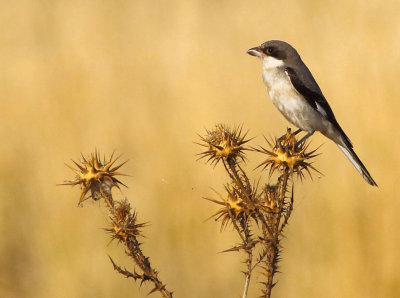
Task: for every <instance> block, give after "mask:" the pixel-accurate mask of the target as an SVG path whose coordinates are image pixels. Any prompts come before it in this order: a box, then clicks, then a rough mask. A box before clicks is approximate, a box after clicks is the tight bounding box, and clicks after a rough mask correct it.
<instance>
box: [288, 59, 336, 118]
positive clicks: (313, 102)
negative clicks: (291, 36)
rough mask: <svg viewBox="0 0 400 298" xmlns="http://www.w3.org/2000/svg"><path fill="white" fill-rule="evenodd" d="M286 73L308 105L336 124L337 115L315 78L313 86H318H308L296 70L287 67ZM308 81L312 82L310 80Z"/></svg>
mask: <svg viewBox="0 0 400 298" xmlns="http://www.w3.org/2000/svg"><path fill="white" fill-rule="evenodd" d="M285 72H286V75H287V76H288V77H289V79H290V82H291V83H292V85H293V86H294V88H295V89H296V90H297V92H299V93H300V94H301V95H302V96H303V97H304V98H305V99H306V100H307V102H308V104H309V105H310V106H312V107H313V108H314V110H316V111H317V112H319V113H320V114H322V115H323V116H324V117H325V118H327V119H328V120H329V121H331V122H333V123H335V122H336V118H335V115H334V114H333V112H332V109H331V107H330V106H329V104H328V102H327V101H326V99H325V97H324V95H323V94H322V93H321V91H320V89H319V87H318V85H317V83H316V82H315V80H314V78H312V77H311V79H312V80H311V82H312V83H313V84H312V85H314V84H315V85H316V86H306V85H305V83H304V80H302V78H300V77H299V75H298V74H297V72H296V71H295V69H294V68H291V67H287V68H286V69H285ZM308 79H309V80H310V78H308ZM309 85H310V84H309ZM312 87H314V88H312Z"/></svg>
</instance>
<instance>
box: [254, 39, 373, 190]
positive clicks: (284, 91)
mask: <svg viewBox="0 0 400 298" xmlns="http://www.w3.org/2000/svg"><path fill="white" fill-rule="evenodd" d="M247 53H248V54H250V55H252V56H256V57H258V58H259V59H260V60H261V62H262V76H263V81H264V84H265V85H266V86H267V89H268V93H269V97H270V98H271V101H272V103H273V104H274V105H275V106H276V107H277V108H278V110H279V111H280V112H281V113H282V114H283V116H285V118H286V119H287V120H288V121H289V122H291V123H292V124H293V125H295V126H296V127H298V128H299V129H300V130H303V131H305V132H307V133H308V134H307V135H306V136H305V137H304V138H307V137H309V136H311V135H312V134H313V133H314V132H315V131H316V130H317V131H320V132H321V133H322V134H323V135H324V136H326V137H327V138H329V139H331V140H332V141H333V142H335V143H336V145H337V146H338V147H339V149H340V150H342V151H343V153H344V154H345V155H346V157H347V158H348V159H349V160H350V161H351V163H352V164H353V165H354V167H355V168H356V169H357V171H358V172H360V174H361V175H362V177H363V178H364V179H365V180H366V181H367V182H368V183H369V184H371V185H373V186H378V185H377V184H376V182H375V181H374V179H373V178H372V177H371V175H370V173H369V172H368V170H367V169H366V168H365V166H364V165H363V163H362V162H361V160H360V159H359V158H358V156H357V155H356V153H355V152H354V150H353V145H352V144H351V142H350V139H349V138H348V137H347V136H346V134H345V133H344V131H343V129H342V128H341V127H340V125H339V123H338V122H337V121H336V118H335V115H334V114H333V112H332V109H331V107H330V106H329V104H328V102H327V101H326V99H325V97H324V95H323V94H322V92H321V89H320V88H319V86H318V84H317V82H316V81H315V80H314V78H313V76H312V74H311V72H310V71H309V70H308V68H307V66H306V65H305V64H304V63H303V61H302V60H301V58H300V55H299V54H298V53H297V51H296V50H295V49H294V48H293V47H292V46H291V45H290V44H288V43H286V42H284V41H280V40H270V41H267V42H265V43H263V44H262V45H260V46H258V47H254V48H251V49H250V50H248V51H247ZM300 130H299V131H300ZM304 138H303V139H304Z"/></svg>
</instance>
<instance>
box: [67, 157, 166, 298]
mask: <svg viewBox="0 0 400 298" xmlns="http://www.w3.org/2000/svg"><path fill="white" fill-rule="evenodd" d="M117 159H118V158H115V159H114V158H113V155H111V157H110V159H109V160H108V161H106V159H105V158H104V159H103V160H101V158H100V155H99V153H98V152H97V151H96V152H95V153H94V154H91V155H90V156H89V157H87V158H85V157H84V156H83V155H82V161H81V162H80V163H77V162H75V161H73V163H74V164H75V166H76V168H74V167H71V166H68V167H69V168H71V169H72V170H73V171H74V172H75V174H76V178H75V179H74V180H71V181H66V182H65V183H64V184H63V185H72V186H74V185H79V186H80V187H81V190H82V192H81V196H80V199H79V203H78V205H82V203H83V202H84V201H86V200H87V199H93V200H95V201H97V200H101V199H103V200H104V202H105V205H106V207H107V208H108V211H109V215H108V221H109V227H108V228H106V229H105V230H106V231H107V232H108V233H109V234H110V235H111V239H112V240H117V241H118V242H120V243H122V244H123V245H124V246H125V253H126V254H127V255H128V256H129V257H130V258H132V259H133V261H134V262H135V264H136V266H137V267H138V268H139V269H140V271H141V272H142V273H141V274H139V273H137V272H136V270H134V271H133V272H130V271H128V270H127V269H122V268H121V267H120V266H118V265H117V264H116V263H115V262H114V260H113V259H112V258H111V257H110V256H109V258H110V261H111V263H112V265H113V268H114V270H116V271H117V272H118V273H120V274H122V275H123V276H125V277H127V278H133V279H134V280H135V281H137V280H138V281H140V284H143V283H145V282H151V283H152V284H153V289H152V290H151V291H150V293H149V294H151V293H154V292H159V293H160V294H161V296H162V297H165V298H172V292H170V291H168V290H167V288H166V285H165V284H164V283H163V282H162V281H161V280H160V278H159V276H158V272H157V271H156V270H155V269H154V267H152V265H151V263H150V259H149V257H146V256H145V255H144V253H143V251H142V249H141V247H140V245H141V243H140V242H139V241H138V237H140V236H141V235H142V232H141V229H142V228H143V227H145V226H146V225H147V224H146V223H138V222H137V213H136V212H135V211H131V206H130V204H129V202H128V201H127V200H126V199H125V200H120V201H119V200H114V199H113V196H112V188H113V187H117V188H119V185H124V184H123V183H122V182H120V181H119V180H118V179H117V178H115V176H118V175H124V174H121V173H119V172H117V170H118V169H119V168H121V167H122V165H123V164H124V163H122V164H120V165H118V166H113V165H114V163H115V162H116V160H117Z"/></svg>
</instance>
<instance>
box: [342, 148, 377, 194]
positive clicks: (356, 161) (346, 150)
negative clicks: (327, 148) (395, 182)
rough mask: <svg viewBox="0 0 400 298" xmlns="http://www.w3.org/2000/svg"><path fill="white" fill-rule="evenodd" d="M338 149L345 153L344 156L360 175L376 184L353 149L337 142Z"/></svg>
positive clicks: (370, 182) (373, 184)
mask: <svg viewBox="0 0 400 298" xmlns="http://www.w3.org/2000/svg"><path fill="white" fill-rule="evenodd" d="M337 146H338V147H339V149H340V150H342V152H343V153H344V154H345V155H346V157H347V158H348V159H349V160H350V162H351V163H352V164H353V166H354V167H355V168H356V169H357V171H358V172H359V173H360V174H361V176H362V177H363V178H364V179H365V181H367V182H368V183H369V184H371V185H372V186H378V184H376V182H375V181H374V179H373V178H372V177H371V174H370V173H369V172H368V170H367V168H366V167H365V166H364V164H363V163H362V162H361V160H360V159H359V158H358V156H357V154H356V153H355V152H354V150H353V149H352V148H350V147H348V146H346V147H344V146H342V145H339V144H337Z"/></svg>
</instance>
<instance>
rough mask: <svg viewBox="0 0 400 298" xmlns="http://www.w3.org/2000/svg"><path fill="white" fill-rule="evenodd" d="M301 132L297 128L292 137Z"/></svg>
mask: <svg viewBox="0 0 400 298" xmlns="http://www.w3.org/2000/svg"><path fill="white" fill-rule="evenodd" d="M302 131H303V130H302V129H301V128H299V129H298V130H296V131H295V132H294V135H297V134H298V133H300V132H302Z"/></svg>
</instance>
